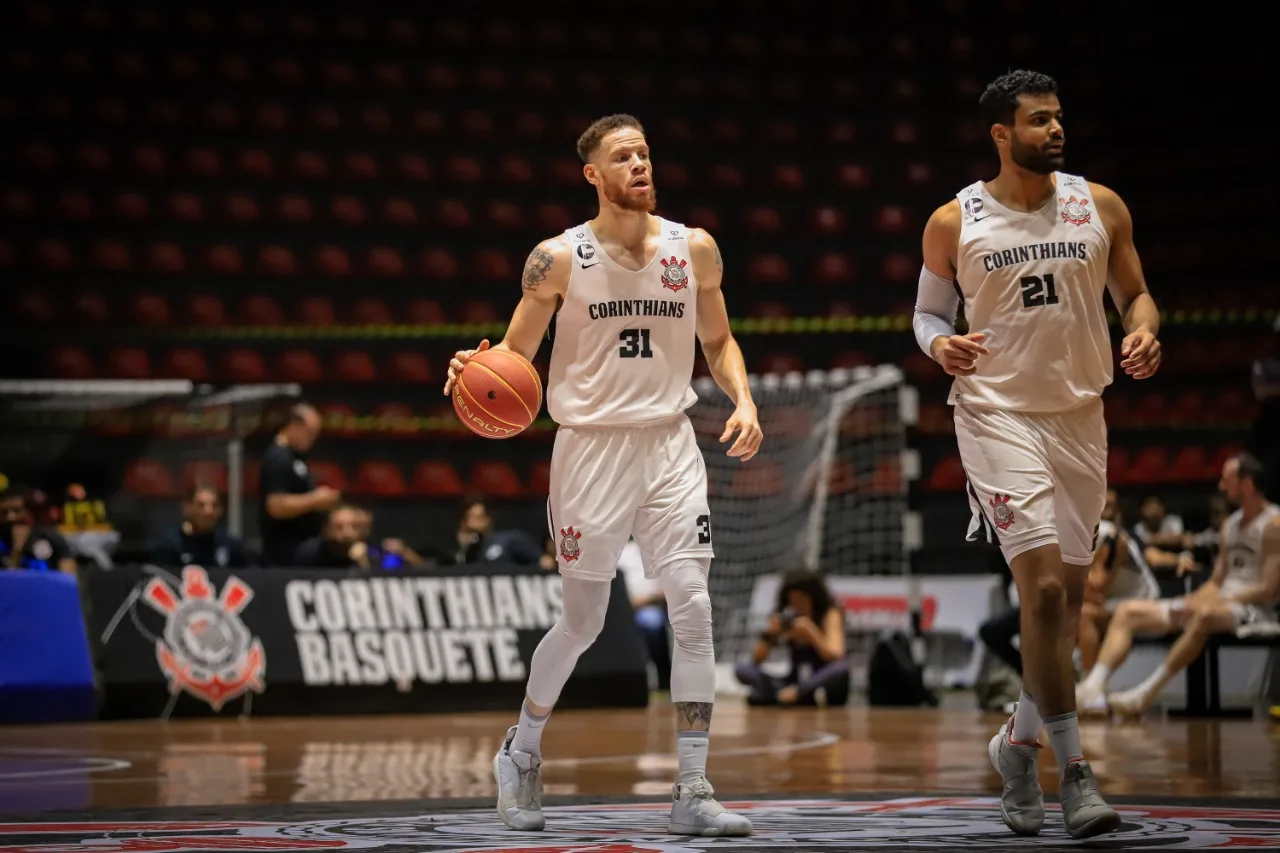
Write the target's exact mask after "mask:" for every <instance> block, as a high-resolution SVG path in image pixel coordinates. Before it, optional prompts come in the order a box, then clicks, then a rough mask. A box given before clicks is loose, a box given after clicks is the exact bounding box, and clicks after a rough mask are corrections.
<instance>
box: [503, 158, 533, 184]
mask: <svg viewBox="0 0 1280 853" xmlns="http://www.w3.org/2000/svg"><path fill="white" fill-rule="evenodd" d="M498 175H499V177H500V178H501V179H502V182H503V183H504V184H531V183H533V178H534V172H533V167H532V166H530V165H529V161H528V160H526V159H524V158H523V157H517V156H513V155H508V156H506V157H503V158H502V159H501V160H499V161H498Z"/></svg>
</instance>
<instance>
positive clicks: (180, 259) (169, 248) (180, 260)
mask: <svg viewBox="0 0 1280 853" xmlns="http://www.w3.org/2000/svg"><path fill="white" fill-rule="evenodd" d="M147 267H148V268H150V269H151V270H153V271H155V272H160V273H179V272H183V271H184V270H185V269H186V268H187V258H186V255H185V254H184V253H183V251H182V248H181V247H180V246H178V245H177V244H175V243H153V244H152V245H151V246H150V247H148V249H147Z"/></svg>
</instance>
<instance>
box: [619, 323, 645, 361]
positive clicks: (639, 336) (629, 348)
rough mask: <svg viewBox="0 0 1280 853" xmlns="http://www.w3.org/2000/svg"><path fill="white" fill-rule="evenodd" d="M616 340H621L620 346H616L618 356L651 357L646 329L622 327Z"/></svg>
mask: <svg viewBox="0 0 1280 853" xmlns="http://www.w3.org/2000/svg"><path fill="white" fill-rule="evenodd" d="M618 340H620V341H622V346H620V347H618V356H619V357H620V358H653V349H652V348H651V347H650V346H649V330H648V329H623V330H622V334H620V335H618Z"/></svg>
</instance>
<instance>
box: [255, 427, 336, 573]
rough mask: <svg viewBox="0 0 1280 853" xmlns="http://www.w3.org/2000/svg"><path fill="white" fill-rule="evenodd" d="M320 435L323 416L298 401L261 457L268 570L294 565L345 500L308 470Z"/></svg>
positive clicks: (264, 536) (261, 491)
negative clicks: (296, 556) (327, 516)
mask: <svg viewBox="0 0 1280 853" xmlns="http://www.w3.org/2000/svg"><path fill="white" fill-rule="evenodd" d="M319 435H320V413H319V412H317V411H316V410H315V409H314V408H313V407H311V406H308V405H306V404H305V403H300V404H298V405H296V406H294V407H293V408H292V409H291V410H290V412H289V422H288V423H287V424H285V426H284V428H283V429H281V430H280V432H279V433H277V435H276V437H275V439H274V440H273V441H272V442H271V444H270V446H268V447H267V450H266V452H265V453H263V454H262V473H261V477H260V484H259V493H260V495H261V498H262V503H261V506H260V507H259V510H260V513H261V527H262V559H263V562H264V564H265V565H267V566H290V565H294V553H295V552H296V551H297V550H298V546H299V545H301V544H302V543H303V542H305V541H306V540H308V539H310V538H311V537H313V536H318V535H319V534H320V529H321V527H323V526H324V519H325V514H326V513H327V512H328V511H329V510H330V509H331V508H333V507H334V506H335V505H336V504H337V503H338V501H339V500H340V499H341V497H342V495H340V494H339V493H338V492H337V491H336V490H335V489H331V488H329V487H328V486H316V484H315V480H314V479H313V478H312V476H311V471H310V469H308V468H307V453H308V452H309V451H310V450H311V447H312V445H313V444H315V441H316V438H317V437H318V436H319Z"/></svg>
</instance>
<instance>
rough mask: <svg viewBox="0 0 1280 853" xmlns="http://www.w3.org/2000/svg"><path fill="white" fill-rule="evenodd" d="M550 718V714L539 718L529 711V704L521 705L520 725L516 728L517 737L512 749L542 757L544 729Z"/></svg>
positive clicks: (513, 740) (512, 742) (513, 741)
mask: <svg viewBox="0 0 1280 853" xmlns="http://www.w3.org/2000/svg"><path fill="white" fill-rule="evenodd" d="M550 716H551V714H550V713H546V714H543V715H542V716H538V715H537V714H534V713H532V712H531V711H530V710H529V706H528V705H527V704H524V705H521V706H520V724H519V725H518V726H516V736H515V738H514V739H512V741H511V748H512V749H518V750H520V751H521V752H527V753H529V754H530V755H542V729H543V727H544V726H546V724H547V718H548V717H550Z"/></svg>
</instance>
